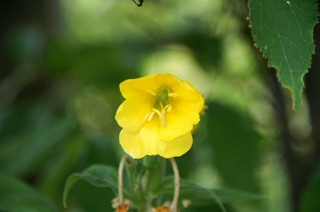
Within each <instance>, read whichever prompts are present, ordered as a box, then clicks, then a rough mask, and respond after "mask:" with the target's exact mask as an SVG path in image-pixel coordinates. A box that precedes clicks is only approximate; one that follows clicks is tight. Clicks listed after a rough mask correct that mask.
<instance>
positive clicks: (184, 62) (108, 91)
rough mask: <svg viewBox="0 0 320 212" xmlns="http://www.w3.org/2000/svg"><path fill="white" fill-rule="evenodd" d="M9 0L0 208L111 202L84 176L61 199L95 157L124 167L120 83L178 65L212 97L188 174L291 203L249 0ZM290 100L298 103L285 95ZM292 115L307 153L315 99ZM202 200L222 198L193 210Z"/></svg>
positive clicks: (1, 66)
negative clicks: (140, 2)
mask: <svg viewBox="0 0 320 212" xmlns="http://www.w3.org/2000/svg"><path fill="white" fill-rule="evenodd" d="M0 4H2V9H1V12H2V14H4V15H5V16H6V19H4V21H3V23H4V24H2V25H1V27H3V29H4V30H3V31H2V33H1V37H0V39H1V40H0V41H1V49H0V71H1V72H0V173H1V175H0V210H5V209H7V210H9V211H27V210H23V209H20V208H18V206H21V207H26V208H27V206H25V204H27V205H29V206H30V204H32V203H33V201H36V202H37V201H38V200H39V201H40V199H41V201H40V203H39V205H42V204H43V205H42V206H41V207H43V208H41V209H39V208H38V209H30V210H29V211H64V210H66V211H96V212H99V211H113V209H112V208H111V200H112V199H113V198H114V197H115V195H114V194H113V193H112V190H111V189H108V188H94V187H92V186H91V185H89V184H88V183H87V182H85V181H81V182H80V181H79V183H77V186H75V187H74V188H73V189H72V190H71V191H70V194H69V197H68V209H63V205H62V194H63V188H64V186H65V183H66V180H67V178H68V176H69V175H71V174H72V173H75V172H76V173H79V172H82V171H83V170H85V169H86V168H87V167H89V166H90V165H92V164H95V163H99V164H105V165H108V166H112V167H115V168H116V167H117V166H118V163H119V159H120V158H121V156H122V155H123V150H122V149H121V148H120V145H119V143H118V133H119V131H120V128H119V127H118V126H117V124H116V122H115V120H114V114H115V111H116V109H117V107H118V106H119V104H120V103H121V101H122V97H121V95H120V92H119V88H118V85H119V83H120V82H121V81H122V80H125V79H128V78H135V77H139V76H142V75H145V74H149V73H154V72H170V73H172V74H175V75H177V76H179V77H180V78H182V79H186V80H188V81H190V82H191V83H192V84H193V85H195V87H196V88H197V89H199V90H200V91H201V92H202V93H203V95H204V96H205V98H206V102H207V109H205V110H204V112H203V114H202V120H201V123H200V124H199V125H198V126H196V128H195V132H194V145H193V147H192V149H191V150H190V151H189V152H188V153H187V154H186V155H184V156H182V157H181V158H177V162H178V165H179V168H180V172H181V176H182V177H183V178H186V179H188V180H192V181H193V182H195V183H197V184H198V185H200V186H202V187H204V188H206V189H213V190H215V189H220V188H231V189H237V190H242V191H245V192H253V193H255V194H258V195H259V196H263V198H259V199H257V200H254V201H245V202H237V203H233V201H232V203H231V204H230V203H229V202H227V201H226V204H225V207H226V208H227V211H240V212H242V211H243V212H244V211H246V212H248V211H270V212H271V211H272V212H277V211H279V212H280V211H281V212H286V211H290V206H289V205H290V202H289V200H288V199H289V196H290V189H289V188H288V187H290V185H289V184H290V183H289V182H288V181H289V180H288V178H287V173H286V169H285V164H284V163H282V155H281V154H279V146H280V144H279V143H280V140H281V138H280V135H281V130H282V128H281V123H279V120H278V119H277V117H276V115H275V114H276V112H275V110H276V109H275V108H274V101H275V100H274V99H275V97H274V96H273V93H272V91H271V89H269V84H268V82H269V80H270V79H269V78H268V76H267V75H266V73H265V68H264V67H266V66H265V61H264V60H263V59H262V58H261V56H260V55H258V54H257V52H256V50H255V49H254V48H253V42H252V40H251V36H250V31H249V29H248V27H247V25H248V23H247V21H246V16H247V13H248V12H247V9H246V2H245V1H231V0H228V1H224V0H215V1H211V0H199V1H191V0H176V1H169V0H146V1H145V3H144V5H143V6H142V7H137V6H136V5H135V4H134V3H133V2H131V1H130V0H128V1H116V0H92V1H86V0H69V1H58V0H48V1H42V0H33V1H31V2H26V1H21V0H13V1H3V2H1V3H0ZM284 99H285V101H286V102H287V104H286V105H288V108H289V107H290V102H289V100H288V99H289V98H288V94H287V93H284ZM287 100H288V101H287ZM287 113H288V117H289V118H288V121H289V126H288V128H289V131H290V132H292V135H293V138H294V139H295V140H296V141H297V142H296V143H294V146H295V148H296V149H298V150H299V154H300V155H299V156H301V158H303V159H304V157H305V155H308V154H309V153H310V152H312V151H313V146H312V144H311V141H310V140H311V138H310V133H311V129H310V128H311V126H310V123H309V118H308V108H307V105H306V104H303V105H302V108H301V110H300V111H298V112H296V113H292V112H287ZM319 179H320V176H319V174H317V175H314V176H313V178H312V181H310V182H309V183H308V187H307V188H306V193H305V195H303V197H304V198H303V205H302V207H301V208H302V211H307V212H308V211H311V212H312V211H317V210H316V208H319V203H318V202H317V201H316V197H317V195H318V194H319V191H318V190H319V189H318V187H319ZM16 193H19V195H18V196H15V194H16ZM221 195H222V197H223V194H221ZM13 196H14V197H13ZM13 198H14V199H13ZM42 200H43V201H42ZM14 202H16V203H17V204H16V205H15V203H14ZM18 203H19V204H18ZM20 203H21V204H20ZM35 204H38V203H35ZM14 206H17V208H14ZM30 207H31V206H30ZM39 207H40V206H39ZM31 208H32V207H31ZM44 208H45V209H44ZM199 210H203V211H221V208H219V207H217V206H216V205H214V206H202V208H192V207H191V208H190V209H189V211H199ZM186 211H188V209H186Z"/></svg>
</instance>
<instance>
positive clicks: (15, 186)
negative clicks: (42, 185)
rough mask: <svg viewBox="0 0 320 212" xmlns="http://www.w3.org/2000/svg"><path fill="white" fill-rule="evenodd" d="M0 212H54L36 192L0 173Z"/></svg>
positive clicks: (47, 202)
mask: <svg viewBox="0 0 320 212" xmlns="http://www.w3.org/2000/svg"><path fill="white" fill-rule="evenodd" d="M0 211H27V212H28V211H30V212H31V211H43V212H50V211H55V210H54V208H53V207H52V205H51V204H50V203H49V201H48V200H46V199H45V198H44V197H42V196H41V195H40V194H39V193H38V192H36V191H35V190H33V189H32V188H30V187H29V186H28V185H26V184H25V183H23V182H21V181H20V180H19V179H17V178H15V177H13V176H10V175H6V174H1V173H0Z"/></svg>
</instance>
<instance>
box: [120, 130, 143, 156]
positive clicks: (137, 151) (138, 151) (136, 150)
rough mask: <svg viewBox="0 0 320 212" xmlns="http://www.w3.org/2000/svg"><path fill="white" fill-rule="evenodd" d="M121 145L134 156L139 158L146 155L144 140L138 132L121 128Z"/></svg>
mask: <svg viewBox="0 0 320 212" xmlns="http://www.w3.org/2000/svg"><path fill="white" fill-rule="evenodd" d="M119 140H120V145H121V147H122V148H123V150H124V151H125V152H126V153H127V154H128V155H130V156H131V157H132V158H135V159H138V158H142V157H144V156H145V155H146V153H145V149H144V144H143V141H142V140H141V139H140V137H139V134H138V133H134V132H129V131H127V130H125V129H123V130H121V132H120V135H119Z"/></svg>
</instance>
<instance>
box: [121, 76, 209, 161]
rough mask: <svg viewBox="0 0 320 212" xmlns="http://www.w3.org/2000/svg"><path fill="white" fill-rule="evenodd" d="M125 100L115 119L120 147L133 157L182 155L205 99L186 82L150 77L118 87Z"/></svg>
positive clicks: (130, 80)
mask: <svg viewBox="0 0 320 212" xmlns="http://www.w3.org/2000/svg"><path fill="white" fill-rule="evenodd" d="M120 91H121V93H122V95H123V97H124V98H125V101H124V102H123V103H122V104H121V105H120V106H119V108H118V111H117V113H116V117H115V118H116V120H117V122H118V124H119V125H120V126H121V127H122V128H123V129H122V130H121V132H120V136H119V139H120V144H121V146H122V148H123V149H124V151H125V152H126V153H127V154H129V155H130V156H131V157H133V158H142V157H144V156H146V155H160V156H162V157H164V158H171V157H176V156H181V155H183V154H184V153H186V152H187V151H188V150H189V149H190V148H191V146H192V135H191V131H192V129H193V126H194V125H195V124H197V123H198V122H199V121H200V116H199V113H200V111H201V110H202V109H203V106H204V100H203V97H202V95H201V94H200V93H199V92H198V91H196V90H195V89H194V88H193V87H192V86H191V85H190V84H189V83H188V82H187V81H184V80H180V79H178V78H177V77H175V76H173V75H171V74H153V75H149V76H145V77H141V78H137V79H129V80H125V81H124V82H122V83H121V84H120Z"/></svg>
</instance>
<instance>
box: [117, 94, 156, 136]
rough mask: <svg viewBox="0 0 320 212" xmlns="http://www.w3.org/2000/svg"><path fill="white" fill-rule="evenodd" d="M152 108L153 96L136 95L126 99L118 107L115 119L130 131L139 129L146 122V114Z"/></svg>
mask: <svg viewBox="0 0 320 212" xmlns="http://www.w3.org/2000/svg"><path fill="white" fill-rule="evenodd" d="M151 109H152V96H136V97H135V98H134V99H132V98H130V99H127V100H125V101H124V102H123V103H122V104H121V105H120V106H119V108H118V110H117V113H116V116H115V119H116V120H117V122H118V124H119V125H120V126H121V127H122V128H124V129H126V130H129V131H132V132H134V131H138V130H139V129H140V128H141V127H142V126H143V124H144V122H145V120H144V119H145V117H146V115H147V114H148V113H149V112H150V111H151Z"/></svg>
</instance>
